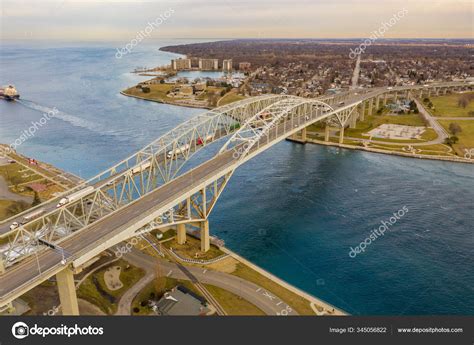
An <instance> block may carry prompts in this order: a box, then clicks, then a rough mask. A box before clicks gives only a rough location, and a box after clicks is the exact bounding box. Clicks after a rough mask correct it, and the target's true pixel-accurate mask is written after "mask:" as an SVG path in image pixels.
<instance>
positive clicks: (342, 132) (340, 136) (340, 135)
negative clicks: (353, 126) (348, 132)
mask: <svg viewBox="0 0 474 345" xmlns="http://www.w3.org/2000/svg"><path fill="white" fill-rule="evenodd" d="M343 143H344V126H341V128H340V130H339V144H343Z"/></svg>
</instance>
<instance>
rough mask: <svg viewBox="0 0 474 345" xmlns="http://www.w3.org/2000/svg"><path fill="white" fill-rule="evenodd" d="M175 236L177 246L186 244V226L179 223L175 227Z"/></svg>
mask: <svg viewBox="0 0 474 345" xmlns="http://www.w3.org/2000/svg"><path fill="white" fill-rule="evenodd" d="M176 234H177V237H178V238H177V241H178V244H185V243H186V224H184V223H181V224H178V225H176Z"/></svg>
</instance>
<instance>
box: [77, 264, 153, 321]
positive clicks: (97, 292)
mask: <svg viewBox="0 0 474 345" xmlns="http://www.w3.org/2000/svg"><path fill="white" fill-rule="evenodd" d="M111 266H120V267H121V268H122V272H121V273H120V281H121V282H122V284H123V287H122V288H120V289H118V290H114V291H111V290H109V289H108V288H107V285H106V284H105V281H104V273H105V271H106V270H107V268H108V267H111ZM144 275H145V271H144V270H142V269H141V268H138V267H135V266H132V265H130V264H129V263H128V262H127V261H125V260H118V261H115V262H113V263H111V264H110V265H107V266H105V267H103V268H101V269H100V270H98V271H96V272H94V273H92V274H91V275H90V276H89V277H87V279H86V280H85V281H84V282H83V283H82V284H81V286H80V287H79V289H78V290H77V296H78V297H79V298H82V299H84V300H86V301H89V302H90V303H92V304H95V305H96V306H98V307H99V308H100V309H101V310H102V311H103V312H104V313H106V314H108V315H112V314H114V313H115V312H116V311H117V302H118V301H119V300H120V297H121V296H122V295H123V294H124V293H125V292H126V291H127V290H128V289H129V288H130V287H131V286H133V285H134V284H135V283H137V282H138V281H139V280H140V279H141V278H142V277H143V276H144Z"/></svg>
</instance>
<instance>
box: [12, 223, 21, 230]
mask: <svg viewBox="0 0 474 345" xmlns="http://www.w3.org/2000/svg"><path fill="white" fill-rule="evenodd" d="M19 226H20V223H18V222H13V223H12V224H11V225H10V230H15V229H16V228H18V227H19Z"/></svg>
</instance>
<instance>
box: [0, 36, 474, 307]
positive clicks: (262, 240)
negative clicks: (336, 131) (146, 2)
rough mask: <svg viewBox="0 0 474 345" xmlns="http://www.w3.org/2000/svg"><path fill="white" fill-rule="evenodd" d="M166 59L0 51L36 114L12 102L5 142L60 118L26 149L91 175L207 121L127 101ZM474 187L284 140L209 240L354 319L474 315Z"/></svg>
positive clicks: (217, 216) (420, 169)
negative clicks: (148, 69)
mask: <svg viewBox="0 0 474 345" xmlns="http://www.w3.org/2000/svg"><path fill="white" fill-rule="evenodd" d="M169 43H170V42H166V44H169ZM157 47H158V45H154V46H152V45H150V46H148V45H147V46H144V45H143V46H140V47H139V49H137V51H136V52H135V53H133V54H130V55H127V56H126V57H124V58H123V59H121V60H117V59H114V57H113V56H114V45H110V46H107V47H103V46H99V45H74V46H69V47H67V46H64V45H61V46H58V47H55V48H41V47H38V46H35V47H24V46H22V47H18V46H6V47H4V48H5V49H3V47H2V61H1V64H2V66H1V69H2V71H5V75H4V76H2V79H3V78H5V79H6V80H5V81H4V80H2V83H3V82H5V83H7V82H12V83H14V84H15V85H16V86H17V88H18V89H19V91H20V93H21V94H22V97H23V98H25V99H27V100H30V102H23V104H16V103H6V102H2V104H1V105H0V111H1V114H2V115H1V116H2V126H1V128H0V136H1V138H2V140H1V141H2V142H7V143H8V142H11V141H13V140H15V138H16V137H17V136H18V133H20V132H21V130H23V129H24V128H25V126H27V125H28V124H29V123H30V122H31V121H34V120H35V119H38V118H39V117H40V116H41V111H45V110H46V109H47V108H53V107H56V108H57V109H58V110H59V111H60V114H59V115H58V116H57V117H58V119H54V120H52V121H51V123H48V125H47V126H45V127H44V128H41V129H40V130H39V131H38V132H37V134H36V136H35V137H34V138H31V139H30V140H28V141H27V142H25V143H24V144H22V145H21V147H19V148H18V150H19V151H20V152H21V153H24V154H27V155H31V156H34V157H36V158H38V159H41V160H43V161H46V162H48V163H52V164H54V165H57V166H58V167H60V168H63V169H65V170H69V171H71V172H73V173H76V174H79V175H81V176H83V177H88V176H91V175H93V174H95V173H97V172H99V171H100V170H102V169H104V168H106V167H108V166H110V165H111V164H113V163H114V162H116V161H118V160H120V159H122V158H124V157H125V156H127V155H128V154H130V153H132V152H134V151H136V150H137V149H139V148H140V147H141V146H143V145H145V144H146V143H148V142H149V141H151V140H153V139H155V138H157V137H158V136H159V135H160V134H162V133H164V132H165V131H167V130H169V129H171V128H173V127H174V126H175V125H176V124H178V123H180V122H182V121H184V120H186V119H188V118H190V117H191V116H192V115H194V114H198V113H200V112H202V110H199V109H189V108H179V107H174V106H168V105H163V104H156V103H151V102H144V101H140V100H135V99H131V98H127V97H124V96H121V95H120V94H119V91H120V90H122V89H123V88H124V87H126V86H130V85H133V84H134V83H136V82H137V81H138V80H141V77H138V76H136V75H133V74H130V73H128V71H130V70H132V69H133V68H134V67H135V66H137V65H151V64H156V65H160V64H162V63H165V62H167V60H169V57H170V56H173V54H169V53H163V52H158V51H157V50H156V48H157ZM7 66H8V68H7ZM145 78H146V77H145ZM24 105H25V106H24ZM45 106H46V107H47V108H45ZM473 177H474V171H473V168H472V165H461V164H459V165H452V164H449V163H441V162H424V161H418V160H408V159H403V158H399V157H389V156H382V155H376V154H370V153H366V152H355V151H354V152H351V151H346V150H340V149H337V148H327V147H320V146H313V145H306V146H302V145H299V144H294V143H289V142H284V143H281V144H279V145H277V146H276V147H274V148H272V149H271V150H270V151H268V152H265V153H264V154H262V155H261V156H259V157H258V158H257V159H254V160H252V161H251V162H249V163H248V164H246V165H245V166H244V167H242V168H240V169H239V170H238V171H237V172H236V173H235V175H234V177H233V179H232V180H231V182H230V184H229V186H228V189H227V190H226V191H225V193H224V194H223V196H222V199H221V200H220V201H219V203H218V204H217V206H216V209H215V211H214V213H213V214H212V215H211V232H213V233H215V234H217V235H218V236H220V237H221V238H223V239H224V240H226V242H227V245H228V246H229V247H230V248H231V249H233V250H234V251H236V252H237V253H239V254H241V255H242V256H244V257H246V258H248V259H249V260H251V261H252V262H255V263H256V264H258V265H260V266H262V267H263V268H265V269H267V270H269V271H270V272H272V273H274V274H276V275H278V276H280V277H281V278H283V279H285V280H287V281H289V282H290V283H293V284H295V285H296V286H298V287H301V288H302V289H304V290H306V291H308V292H310V293H312V294H314V295H315V296H317V297H320V298H322V299H324V300H327V301H328V302H330V303H332V304H335V305H336V306H338V307H340V308H342V309H345V310H347V311H348V312H349V313H353V314H472V313H473V312H474V302H473V301H474V298H473V294H474V293H473V290H472V286H474V282H473V277H472V267H473V258H472V248H474V244H473V242H474V239H473V236H472V224H473V223H474V219H473V217H474V216H473V212H474V211H473V205H474V191H473V189H472V185H473V183H472V179H473ZM466 186H471V188H470V189H468V188H467V187H466ZM405 205H406V206H407V207H408V208H409V210H410V211H409V212H408V214H407V215H406V216H405V217H404V218H403V219H402V220H400V222H399V223H397V224H396V226H395V227H394V229H393V231H392V232H390V233H388V234H386V235H385V236H384V237H383V238H381V239H379V240H378V241H377V242H375V243H373V244H372V245H371V246H370V248H369V249H367V251H366V252H365V253H364V254H363V255H360V256H358V257H357V258H355V259H351V258H350V257H349V256H348V253H349V248H350V246H353V247H354V246H356V245H358V244H359V243H360V242H361V241H362V240H364V238H365V237H366V236H367V235H368V234H369V233H370V232H371V231H372V228H373V227H375V226H376V225H377V224H378V223H379V222H380V221H381V220H384V219H386V218H387V216H388V217H389V216H390V215H391V214H392V213H393V212H396V211H397V210H398V209H400V208H401V207H402V206H405ZM457 205H462V207H459V206H457Z"/></svg>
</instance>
